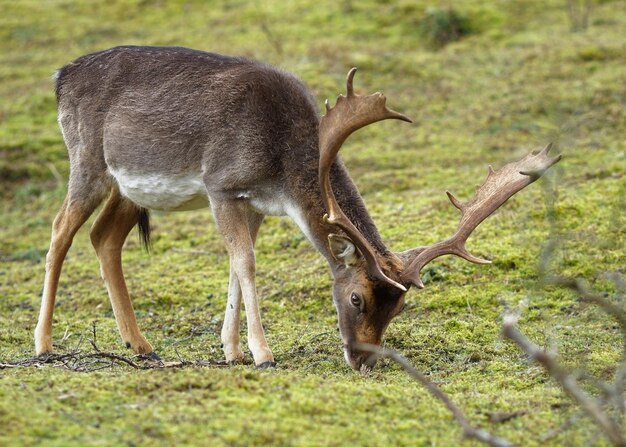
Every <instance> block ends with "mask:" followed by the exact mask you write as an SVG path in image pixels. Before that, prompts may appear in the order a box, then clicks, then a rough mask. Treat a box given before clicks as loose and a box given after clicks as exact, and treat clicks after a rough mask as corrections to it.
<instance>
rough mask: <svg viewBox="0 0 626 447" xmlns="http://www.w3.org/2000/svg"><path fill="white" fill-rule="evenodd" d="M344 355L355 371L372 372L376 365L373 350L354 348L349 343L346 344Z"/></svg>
mask: <svg viewBox="0 0 626 447" xmlns="http://www.w3.org/2000/svg"><path fill="white" fill-rule="evenodd" d="M343 349H344V351H343V352H344V357H345V359H346V362H347V363H348V365H350V366H351V367H352V369H354V370H355V371H360V372H365V373H366V372H370V371H371V370H373V369H374V365H376V357H375V356H373V355H372V353H371V352H366V351H361V350H358V349H353V348H351V347H350V346H349V345H345V346H344V348H343Z"/></svg>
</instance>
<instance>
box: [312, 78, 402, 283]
mask: <svg viewBox="0 0 626 447" xmlns="http://www.w3.org/2000/svg"><path fill="white" fill-rule="evenodd" d="M355 73H356V68H352V69H351V70H350V71H349V72H348V77H347V81H346V84H347V87H346V89H347V93H346V96H343V95H339V97H338V98H337V104H335V106H334V107H332V108H331V107H330V106H329V104H328V101H326V115H325V116H323V117H322V120H321V122H320V130H319V148H320V161H319V181H320V186H321V188H322V199H323V201H324V205H325V206H326V209H327V210H328V214H326V215H325V216H324V220H325V221H326V222H328V223H330V224H333V225H336V226H338V227H339V228H341V229H342V230H343V231H344V232H345V233H346V235H347V236H348V237H349V238H350V239H351V240H352V242H353V243H354V245H356V246H357V248H358V249H359V250H360V252H361V254H362V255H363V257H364V258H365V261H366V263H367V269H368V273H369V274H370V276H372V277H373V278H374V279H378V280H380V281H383V282H386V283H389V284H391V285H393V286H395V287H397V288H399V289H402V290H405V291H406V288H405V287H404V286H403V285H402V284H399V283H398V282H396V281H394V280H392V279H391V278H389V277H387V275H385V273H383V271H382V269H381V268H380V264H379V262H378V259H377V254H376V251H375V250H374V248H373V247H372V246H371V244H370V243H369V242H368V241H367V240H366V239H365V237H363V235H362V234H361V233H360V232H359V230H358V229H357V228H356V227H355V226H354V224H353V223H352V222H351V221H350V219H348V217H347V216H346V215H345V214H344V213H343V211H342V210H341V208H340V207H339V204H338V203H337V200H336V198H335V195H334V193H333V190H332V188H331V186H330V168H331V166H332V164H333V162H334V160H335V157H336V156H337V153H338V152H339V149H340V148H341V145H342V144H343V142H344V141H345V140H346V138H348V136H349V135H350V134H351V133H352V132H355V131H356V130H358V129H360V128H361V127H364V126H367V125H368V124H372V123H375V122H377V121H381V120H385V119H399V120H402V121H407V122H409V123H410V122H411V120H410V119H409V118H408V117H406V116H404V115H402V114H401V113H398V112H395V111H393V110H390V109H388V108H387V107H386V106H385V102H386V98H385V97H384V96H383V95H382V94H381V93H374V94H372V95H367V96H361V95H357V94H355V93H354V89H353V86H352V81H353V79H354V74H355Z"/></svg>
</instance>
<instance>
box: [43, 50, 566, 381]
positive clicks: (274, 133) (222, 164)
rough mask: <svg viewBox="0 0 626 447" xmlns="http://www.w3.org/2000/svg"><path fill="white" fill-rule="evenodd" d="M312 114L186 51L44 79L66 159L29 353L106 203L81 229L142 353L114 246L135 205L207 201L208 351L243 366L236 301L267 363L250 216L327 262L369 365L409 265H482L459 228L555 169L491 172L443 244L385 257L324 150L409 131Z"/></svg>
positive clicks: (292, 94)
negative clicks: (218, 313) (214, 308)
mask: <svg viewBox="0 0 626 447" xmlns="http://www.w3.org/2000/svg"><path fill="white" fill-rule="evenodd" d="M355 71H356V70H355V69H354V68H353V69H352V70H350V72H349V73H348V78H347V95H346V96H343V95H340V96H339V97H338V99H337V104H336V105H335V106H334V107H332V108H331V107H329V106H328V103H327V104H326V115H325V116H323V117H322V118H321V119H320V116H319V114H318V110H317V107H316V105H315V101H314V100H313V98H312V97H311V95H310V94H309V92H308V90H307V88H306V86H305V85H304V84H303V83H302V82H301V81H299V80H298V79H296V78H295V77H294V76H292V75H291V74H288V73H285V72H283V71H280V70H278V69H276V68H273V67H271V66H268V65H264V64H261V63H258V62H254V61H251V60H247V59H243V58H236V57H226V56H221V55H217V54H211V53H205V52H201V51H194V50H190V49H184V48H157V47H131V46H126V47H117V48H112V49H109V50H106V51H102V52H99V53H94V54H89V55H86V56H83V57H81V58H79V59H77V60H75V61H74V62H72V63H70V64H69V65H67V66H65V67H63V68H61V69H60V70H59V71H58V72H57V77H56V91H57V99H58V121H59V124H60V127H61V130H62V133H63V138H64V139H65V143H66V145H67V148H68V152H69V159H70V167H71V169H70V179H69V186H68V192H67V197H66V198H65V201H64V203H63V206H62V207H61V210H60V211H59V213H58V215H57V217H56V219H55V221H54V224H53V227H52V240H51V244H50V250H49V252H48V255H47V258H46V276H45V284H44V290H43V297H42V303H41V312H40V315H39V321H38V323H37V328H36V330H35V346H36V352H37V354H43V353H47V352H50V351H51V350H52V338H51V329H52V313H53V308H54V301H55V295H56V291H57V285H58V280H59V275H60V272H61V266H62V263H63V260H64V258H65V255H66V253H67V251H68V249H69V247H70V244H71V242H72V239H73V236H74V235H75V233H76V231H77V230H78V229H79V227H80V226H81V225H82V224H83V223H84V222H85V221H86V219H87V218H88V217H89V216H90V215H91V214H92V212H93V211H94V210H95V208H96V207H97V206H98V205H99V204H100V203H101V202H102V201H103V199H105V198H106V197H107V196H108V200H107V202H106V204H105V205H104V207H103V209H102V211H101V212H100V214H99V216H98V218H97V219H96V221H95V222H94V224H93V227H92V229H91V234H90V235H91V241H92V242H93V246H94V247H95V251H96V253H97V255H98V258H99V260H100V266H101V273H102V277H103V278H104V281H105V283H106V286H107V289H108V293H109V297H110V299H111V304H112V307H113V312H114V314H115V319H116V321H117V325H118V328H119V332H120V334H121V337H122V339H123V340H124V341H125V342H126V345H127V346H128V347H130V348H132V350H133V351H134V352H136V353H142V354H153V355H154V356H155V357H156V355H155V354H154V353H153V349H152V346H151V345H150V343H148V341H147V340H146V339H145V338H144V336H143V335H142V334H141V332H140V330H139V328H138V327H137V322H136V319H135V315H134V311H133V306H132V304H131V300H130V298H129V295H128V291H127V289H126V284H125V282H124V276H123V273H122V263H121V250H122V246H123V244H124V241H125V239H126V237H127V235H128V233H129V232H130V230H131V229H132V228H133V227H134V226H135V225H138V226H139V229H140V233H141V234H142V235H143V237H144V239H145V240H146V241H147V240H148V237H149V225H148V212H147V210H150V209H153V210H172V211H175V210H187V209H196V208H201V207H206V206H208V205H210V207H211V210H212V212H213V216H214V218H215V221H216V223H217V228H218V229H219V231H220V232H221V234H222V236H223V238H224V241H225V242H226V245H227V247H228V251H229V254H230V279H229V285H228V298H227V306H226V314H225V317H224V325H223V329H222V334H221V338H222V342H223V349H224V354H225V356H226V360H227V361H238V360H242V359H243V357H244V354H243V352H242V350H241V346H240V343H239V323H240V321H239V318H240V305H241V298H242V297H243V301H244V305H245V310H246V317H247V323H248V324H247V326H248V346H249V348H250V351H251V352H252V356H253V358H254V362H255V364H256V365H257V366H260V367H266V366H272V365H274V357H273V355H272V351H271V350H270V348H269V346H268V344H267V342H266V339H265V334H264V332H263V327H262V325H261V317H260V314H259V306H258V303H257V292H256V288H255V255H254V244H255V239H256V236H257V232H258V230H259V226H260V225H261V222H262V220H263V217H264V215H288V216H289V217H291V218H292V219H293V220H294V221H295V222H296V224H297V225H298V226H299V227H300V228H301V229H302V231H303V232H304V234H305V235H306V236H307V237H308V239H309V240H310V241H311V242H312V243H313V245H314V246H315V247H316V248H317V249H318V250H319V251H320V253H321V254H322V255H323V256H324V257H325V258H326V260H327V261H328V263H329V265H330V269H331V271H332V275H333V278H334V284H333V301H334V303H335V306H336V309H337V315H338V320H339V328H340V333H341V337H342V339H343V343H344V351H345V352H344V353H345V358H346V360H347V362H348V363H349V364H350V365H351V366H352V367H353V368H355V369H361V370H369V369H371V368H372V367H373V360H370V359H369V355H368V354H367V353H365V352H361V351H359V350H357V349H355V348H354V344H355V343H356V342H362V343H371V344H380V343H381V339H382V335H383V332H384V330H385V328H386V327H387V325H388V323H389V321H390V320H391V319H392V318H393V317H394V316H396V315H397V314H398V313H399V312H400V311H401V310H402V308H403V305H404V297H405V294H406V292H407V290H408V289H409V288H410V287H411V286H415V287H417V288H422V287H423V284H422V281H421V280H420V270H421V269H422V268H423V267H424V266H425V265H426V264H428V263H429V262H430V261H432V260H433V259H435V258H437V257H438V256H442V255H445V254H454V255H457V256H461V257H463V258H465V259H467V260H468V261H471V262H476V263H487V262H488V261H485V260H482V259H479V258H477V257H475V256H473V255H471V254H469V252H468V251H467V250H466V249H465V247H464V243H465V241H466V239H467V238H468V236H469V235H470V233H471V232H472V231H473V230H474V228H476V226H477V225H478V224H479V223H480V222H482V220H483V219H485V218H486V217H488V216H489V215H490V214H491V213H493V212H494V211H495V210H496V209H497V208H498V207H500V205H502V204H503V203H504V202H505V201H506V200H507V199H508V198H509V197H511V196H512V195H513V194H515V193H516V192H517V191H519V190H521V189H522V188H524V187H525V186H527V185H529V184H530V183H532V182H533V181H535V180H536V179H537V178H539V177H540V176H541V175H542V174H543V172H544V171H545V170H546V169H548V168H549V167H550V166H552V165H553V164H554V163H556V162H557V161H559V159H560V157H559V156H557V157H554V158H550V157H549V156H548V151H549V149H550V145H548V146H547V147H546V148H545V149H543V150H542V151H541V152H539V153H537V154H535V153H533V154H529V155H527V156H525V157H524V158H523V159H521V160H519V161H517V162H514V163H509V164H507V165H505V166H504V167H503V168H501V169H500V170H498V171H494V170H493V169H491V167H490V168H489V175H488V177H487V179H486V181H485V182H484V183H483V185H482V186H480V187H479V188H478V189H477V192H476V196H475V197H474V198H473V199H472V200H470V201H469V202H467V203H461V202H460V201H459V200H457V199H456V198H455V197H454V196H452V195H451V194H450V193H448V197H449V198H450V200H451V201H452V203H453V205H454V206H456V207H457V208H458V209H459V210H460V211H461V221H460V224H459V226H458V230H457V231H456V233H455V234H454V235H453V236H452V237H450V238H449V239H446V240H444V241H442V242H438V243H436V244H433V245H431V246H428V247H419V248H413V249H410V250H408V251H403V252H399V253H394V252H392V251H390V250H389V249H388V248H387V246H386V245H385V244H384V243H383V241H382V239H381V237H380V235H379V233H378V231H377V229H376V226H375V225H374V223H373V221H372V218H371V217H370V215H369V214H368V212H367V210H366V208H365V205H364V203H363V200H362V198H361V196H360V195H359V192H358V191H357V189H356V187H355V185H354V184H353V182H352V180H351V179H350V177H349V175H348V173H347V171H346V168H345V167H344V165H343V163H342V162H341V160H340V159H338V158H337V153H338V151H339V149H340V147H341V145H342V143H343V142H344V141H345V139H346V138H347V137H348V136H349V135H350V134H351V133H352V132H354V131H356V130H357V129H359V128H361V127H363V126H366V125H368V124H371V123H374V122H376V121H380V120H384V119H391V118H393V119H399V120H403V121H408V122H411V121H410V119H409V118H407V117H406V116H404V115H402V114H400V113H398V112H394V111H392V110H390V109H388V108H387V107H386V106H385V101H386V100H385V97H384V96H383V95H382V94H380V93H374V94H373V95H368V96H360V95H357V94H356V93H354V90H353V86H352V84H353V78H354V74H355Z"/></svg>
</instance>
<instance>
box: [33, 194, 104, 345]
mask: <svg viewBox="0 0 626 447" xmlns="http://www.w3.org/2000/svg"><path fill="white" fill-rule="evenodd" d="M97 191H98V188H94V189H91V196H89V197H83V198H82V199H79V198H77V197H73V196H77V194H72V193H71V191H68V194H67V196H66V198H65V201H64V202H63V205H62V206H61V209H60V210H59V213H58V214H57V216H56V218H55V219H54V223H53V224H52V237H51V239H50V249H49V250H48V254H47V255H46V276H45V279H44V287H43V293H42V296H41V309H40V311H39V319H38V321H37V327H36V328H35V353H36V354H37V355H41V354H45V353H48V352H52V315H53V313H54V303H55V300H56V294H57V289H58V286H59V277H60V276H61V269H62V267H63V261H64V260H65V256H66V254H67V251H68V250H69V248H70V246H71V245H72V240H73V239H74V235H75V234H76V232H77V231H78V229H79V228H80V227H81V226H82V225H83V224H84V223H85V221H86V220H87V218H88V217H89V216H90V215H91V213H93V210H94V209H95V208H96V207H97V206H98V204H99V203H100V201H101V200H102V199H101V197H96V196H94V194H93V193H94V192H97ZM78 196H80V195H79V194H78Z"/></svg>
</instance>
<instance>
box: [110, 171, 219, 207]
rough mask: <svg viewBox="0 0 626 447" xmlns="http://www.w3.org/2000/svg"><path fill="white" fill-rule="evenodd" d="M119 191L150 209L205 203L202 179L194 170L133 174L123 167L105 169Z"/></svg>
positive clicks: (204, 204) (202, 204)
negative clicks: (187, 172)
mask: <svg viewBox="0 0 626 447" xmlns="http://www.w3.org/2000/svg"><path fill="white" fill-rule="evenodd" d="M109 172H110V173H111V175H112V176H113V177H114V178H115V180H116V181H117V184H118V185H119V188H120V193H122V195H123V196H124V197H127V198H129V199H130V200H132V201H133V202H134V203H136V204H137V205H139V206H141V207H143V208H148V209H151V210H162V211H185V210H194V209H199V208H206V207H208V206H209V200H208V196H207V192H206V188H205V186H204V182H203V181H202V173H200V172H199V173H197V174H178V175H164V174H135V173H132V172H129V171H127V170H125V169H119V170H111V169H110V170H109Z"/></svg>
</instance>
